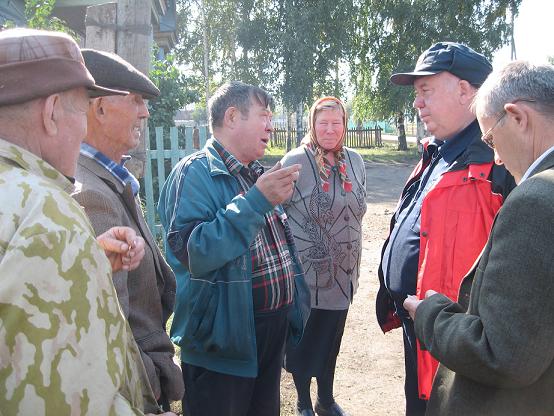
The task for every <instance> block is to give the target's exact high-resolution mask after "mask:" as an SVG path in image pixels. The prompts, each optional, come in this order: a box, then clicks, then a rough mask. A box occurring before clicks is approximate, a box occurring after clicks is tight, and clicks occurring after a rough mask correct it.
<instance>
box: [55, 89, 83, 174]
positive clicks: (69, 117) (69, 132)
mask: <svg viewBox="0 0 554 416" xmlns="http://www.w3.org/2000/svg"><path fill="white" fill-rule="evenodd" d="M88 104H89V97H88V93H87V90H86V89H85V88H75V89H73V90H69V91H66V92H64V93H62V94H60V102H59V105H60V108H61V110H62V112H61V118H60V119H59V123H58V129H59V133H58V139H59V142H58V143H59V145H58V146H57V147H56V149H54V150H53V152H52V161H49V160H47V161H48V162H49V163H50V164H52V166H54V167H55V168H56V169H58V170H59V171H60V172H61V173H63V174H64V175H66V176H70V177H73V176H74V175H75V169H76V167H77V159H78V157H79V149H80V146H81V142H82V141H83V140H84V139H85V137H86V135H87V110H88Z"/></svg>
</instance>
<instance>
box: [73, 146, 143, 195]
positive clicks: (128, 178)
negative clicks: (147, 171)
mask: <svg viewBox="0 0 554 416" xmlns="http://www.w3.org/2000/svg"><path fill="white" fill-rule="evenodd" d="M81 154H82V155H83V156H86V157H88V158H90V159H92V160H94V161H95V162H96V163H98V164H99V165H100V166H102V167H103V168H105V169H106V170H107V171H108V172H110V173H111V174H112V175H113V177H114V178H115V179H117V180H118V181H119V182H120V183H121V184H122V185H123V186H125V185H127V184H130V185H131V189H132V190H133V195H135V196H137V194H138V192H139V190H140V184H139V181H138V180H137V178H135V177H134V176H133V174H132V173H131V172H129V170H128V169H127V168H126V167H125V166H123V164H124V163H125V162H126V161H127V160H129V159H130V158H131V157H130V156H124V157H123V158H122V160H121V163H120V164H117V163H115V162H114V161H113V160H111V159H110V158H109V157H108V156H106V155H105V154H104V153H102V152H101V151H100V150H97V149H96V148H94V147H93V146H91V145H90V144H88V143H84V142H83V143H81Z"/></svg>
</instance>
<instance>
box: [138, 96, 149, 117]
mask: <svg viewBox="0 0 554 416" xmlns="http://www.w3.org/2000/svg"><path fill="white" fill-rule="evenodd" d="M139 117H140V118H148V117H150V111H148V106H147V105H146V103H145V102H144V100H143V101H142V102H141V103H140V105H139Z"/></svg>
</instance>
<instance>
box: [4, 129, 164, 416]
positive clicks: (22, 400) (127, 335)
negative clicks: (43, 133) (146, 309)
mask: <svg viewBox="0 0 554 416" xmlns="http://www.w3.org/2000/svg"><path fill="white" fill-rule="evenodd" d="M71 190H72V185H71V183H70V182H69V181H68V180H67V179H66V178H65V177H64V176H63V175H61V174H60V173H59V172H58V171H57V170H55V169H54V168H53V167H51V166H50V165H49V164H47V163H46V162H44V161H43V160H41V159H39V158H37V157H36V156H35V155H33V154H31V153H30V152H28V151H26V150H24V149H22V148H20V147H18V146H15V145H13V144H11V143H9V142H6V141H4V140H1V139H0V198H1V201H2V204H1V205H0V414H5V415H18V414H22V415H27V414H29V415H30V414H33V415H35V414H36V415H39V414H59V415H86V414H93V415H108V414H112V415H113V414H117V415H130V414H142V409H143V407H144V405H145V402H152V401H153V400H154V398H153V396H152V392H151V391H150V390H149V389H146V390H143V389H142V388H141V385H142V384H143V383H144V380H145V378H146V374H145V370H144V367H143V365H142V362H141V360H140V355H139V352H138V349H137V346H136V344H135V342H134V340H133V337H132V333H131V330H130V328H129V326H128V324H127V322H126V321H125V318H124V317H123V315H122V313H121V308H120V306H119V302H118V300H117V296H116V293H115V289H114V286H113V283H112V279H111V266H110V263H109V261H108V260H107V258H106V256H105V254H104V252H103V250H102V249H101V247H100V246H99V245H98V243H97V242H96V239H95V237H94V233H93V230H92V227H91V225H90V223H89V222H88V219H87V217H86V215H85V213H84V212H83V211H82V210H81V209H80V207H79V205H78V204H77V203H76V202H75V201H74V200H73V199H72V198H71V197H70V196H69V193H68V192H70V191H71Z"/></svg>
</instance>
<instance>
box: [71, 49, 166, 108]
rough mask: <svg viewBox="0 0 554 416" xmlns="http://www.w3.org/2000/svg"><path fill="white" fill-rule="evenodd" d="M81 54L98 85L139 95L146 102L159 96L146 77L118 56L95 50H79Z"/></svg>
mask: <svg viewBox="0 0 554 416" xmlns="http://www.w3.org/2000/svg"><path fill="white" fill-rule="evenodd" d="M81 52H82V53H83V58H85V65H86V66H87V69H88V70H89V72H90V73H91V74H92V76H93V77H94V79H95V80H96V83H97V84H98V85H102V86H103V87H107V88H115V89H118V90H123V91H128V92H132V93H135V94H139V95H141V96H142V97H143V98H146V99H148V100H152V99H154V98H156V97H157V96H159V95H160V90H159V89H158V88H157V87H156V86H155V85H154V83H153V82H152V81H150V79H148V77H147V76H146V75H144V74H143V73H142V72H140V71H139V70H138V69H136V68H135V67H134V66H133V65H131V64H130V63H129V62H127V61H126V60H125V59H123V58H121V57H120V56H118V55H116V54H113V53H109V52H104V51H97V50H95V49H81Z"/></svg>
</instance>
